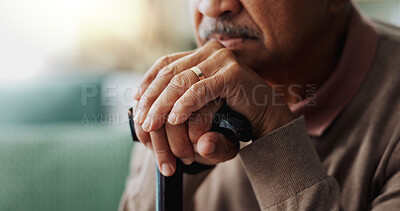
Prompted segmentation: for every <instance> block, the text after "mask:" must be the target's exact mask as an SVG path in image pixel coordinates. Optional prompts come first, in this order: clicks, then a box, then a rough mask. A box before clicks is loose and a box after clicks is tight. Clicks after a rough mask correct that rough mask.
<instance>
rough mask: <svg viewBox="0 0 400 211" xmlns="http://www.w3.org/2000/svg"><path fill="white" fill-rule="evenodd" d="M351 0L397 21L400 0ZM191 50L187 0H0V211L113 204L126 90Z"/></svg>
mask: <svg viewBox="0 0 400 211" xmlns="http://www.w3.org/2000/svg"><path fill="white" fill-rule="evenodd" d="M356 4H357V5H358V6H359V8H360V9H361V10H362V11H364V13H365V14H367V15H368V16H370V17H371V18H373V19H377V20H381V21H384V22H388V23H391V24H393V25H397V26H400V0H365V1H356ZM194 47H195V44H194V41H193V38H192V32H191V26H190V21H189V15H188V13H187V0H168V1H166V0H58V1H52V0H36V1H29V0H0V187H1V188H0V210H85V211H89V210H97V211H98V210H116V209H117V208H118V203H119V199H120V197H121V194H122V192H123V188H124V183H125V179H126V177H127V174H128V169H129V157H130V152H131V149H132V146H133V143H132V141H131V137H130V132H129V129H128V122H127V114H126V113H127V109H128V108H129V106H130V105H131V104H132V101H131V99H130V98H131V97H130V96H131V95H132V92H133V90H134V89H136V85H137V84H138V81H139V79H140V78H141V76H142V75H143V73H144V72H145V71H146V70H147V68H149V66H150V65H151V64H152V63H153V62H154V61H155V60H156V59H157V58H159V57H160V56H162V55H165V54H168V53H172V52H176V51H182V50H188V49H193V48H194Z"/></svg>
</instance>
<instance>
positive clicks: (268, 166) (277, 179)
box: [239, 117, 340, 210]
mask: <svg viewBox="0 0 400 211" xmlns="http://www.w3.org/2000/svg"><path fill="white" fill-rule="evenodd" d="M239 154H240V157H241V160H242V162H243V166H244V167H245V170H246V173H247V175H248V177H249V179H250V182H251V185H252V187H253V190H254V192H255V195H256V198H257V201H258V203H259V206H260V208H261V210H314V209H317V208H318V210H339V209H340V191H339V186H338V184H337V182H336V180H335V179H334V178H333V177H330V176H328V175H327V174H326V173H325V171H324V169H323V167H322V164H321V162H320V160H319V157H318V155H317V153H316V150H315V149H314V147H313V146H312V145H311V143H310V140H309V136H308V133H307V130H306V126H305V121H304V118H303V117H299V118H297V119H295V120H293V121H291V122H289V123H288V124H286V125H284V126H282V127H280V128H278V129H276V130H274V131H272V132H270V133H269V134H267V135H266V136H264V137H262V138H260V139H258V140H256V141H254V142H253V143H252V144H250V145H248V146H246V147H245V148H243V149H241V150H240V152H239Z"/></svg>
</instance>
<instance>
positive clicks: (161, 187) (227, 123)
mask: <svg viewBox="0 0 400 211" xmlns="http://www.w3.org/2000/svg"><path fill="white" fill-rule="evenodd" d="M129 125H130V128H131V133H132V139H133V141H139V140H138V138H137V136H136V132H135V127H134V122H133V115H132V108H130V109H129ZM211 131H216V132H220V133H222V134H223V135H224V136H225V137H226V138H228V139H229V140H231V141H233V142H234V143H235V144H236V146H237V147H239V141H244V142H248V141H250V140H251V139H252V135H253V133H252V128H251V124H250V122H249V121H248V120H247V119H246V118H245V117H244V116H242V115H241V114H239V113H237V112H236V111H233V110H232V109H230V108H229V107H228V106H227V105H225V104H224V105H223V106H222V107H221V108H220V109H219V110H218V111H217V113H215V115H214V120H213V124H212V127H211ZM183 168H184V164H183V163H182V162H181V161H180V160H179V159H176V171H175V173H174V174H173V175H172V176H169V177H166V176H164V175H162V174H161V172H160V170H159V169H158V168H157V175H156V211H182V210H183V201H182V198H183V184H182V178H183Z"/></svg>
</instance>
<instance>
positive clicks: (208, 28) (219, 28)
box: [199, 21, 260, 40]
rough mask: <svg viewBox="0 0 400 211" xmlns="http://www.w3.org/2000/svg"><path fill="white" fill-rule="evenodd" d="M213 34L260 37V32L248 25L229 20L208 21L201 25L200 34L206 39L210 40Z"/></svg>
mask: <svg viewBox="0 0 400 211" xmlns="http://www.w3.org/2000/svg"><path fill="white" fill-rule="evenodd" d="M212 34H232V35H239V36H243V37H246V38H250V39H258V38H259V37H260V33H259V32H258V31H256V30H255V29H252V28H250V27H248V26H242V25H236V24H232V23H230V22H227V21H207V22H203V23H201V24H200V26H199V35H200V37H201V38H202V39H204V40H209V39H210V36H211V35H212Z"/></svg>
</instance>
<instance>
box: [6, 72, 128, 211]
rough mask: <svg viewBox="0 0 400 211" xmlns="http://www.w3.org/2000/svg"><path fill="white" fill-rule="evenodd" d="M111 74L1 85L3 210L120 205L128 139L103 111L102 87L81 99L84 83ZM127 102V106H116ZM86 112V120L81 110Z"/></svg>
mask: <svg viewBox="0 0 400 211" xmlns="http://www.w3.org/2000/svg"><path fill="white" fill-rule="evenodd" d="M109 78H110V76H84V77H83V76H80V77H76V76H74V77H62V78H52V79H46V80H40V81H36V82H29V83H27V82H25V83H16V82H10V83H2V84H0V90H1V91H0V99H1V103H0V104H1V105H0V210H1V211H3V210H4V211H46V210H49V211H50V210H51V211H64V210H65V211H91V210H93V211H100V210H106V211H109V210H117V208H118V204H119V200H120V197H121V195H122V193H123V189H124V185H125V180H126V177H127V174H128V168H129V158H130V152H131V150H132V146H133V142H132V140H131V135H130V131H129V128H128V125H127V124H126V122H122V121H121V122H119V123H118V124H107V122H106V123H104V122H100V121H97V122H96V121H94V118H93V114H96V115H106V114H109V113H112V112H114V111H112V109H115V108H111V110H110V108H109V107H105V106H102V104H101V103H100V98H101V93H100V94H99V95H98V96H96V97H93V98H90V100H89V101H88V104H87V105H86V106H82V102H81V101H82V98H81V97H82V89H81V88H82V85H87V84H90V85H96V86H101V85H102V84H104V83H106V82H107V80H108V79H109ZM121 109H125V108H121ZM85 114H87V115H88V117H89V118H88V119H86V121H83V115H85Z"/></svg>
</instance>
